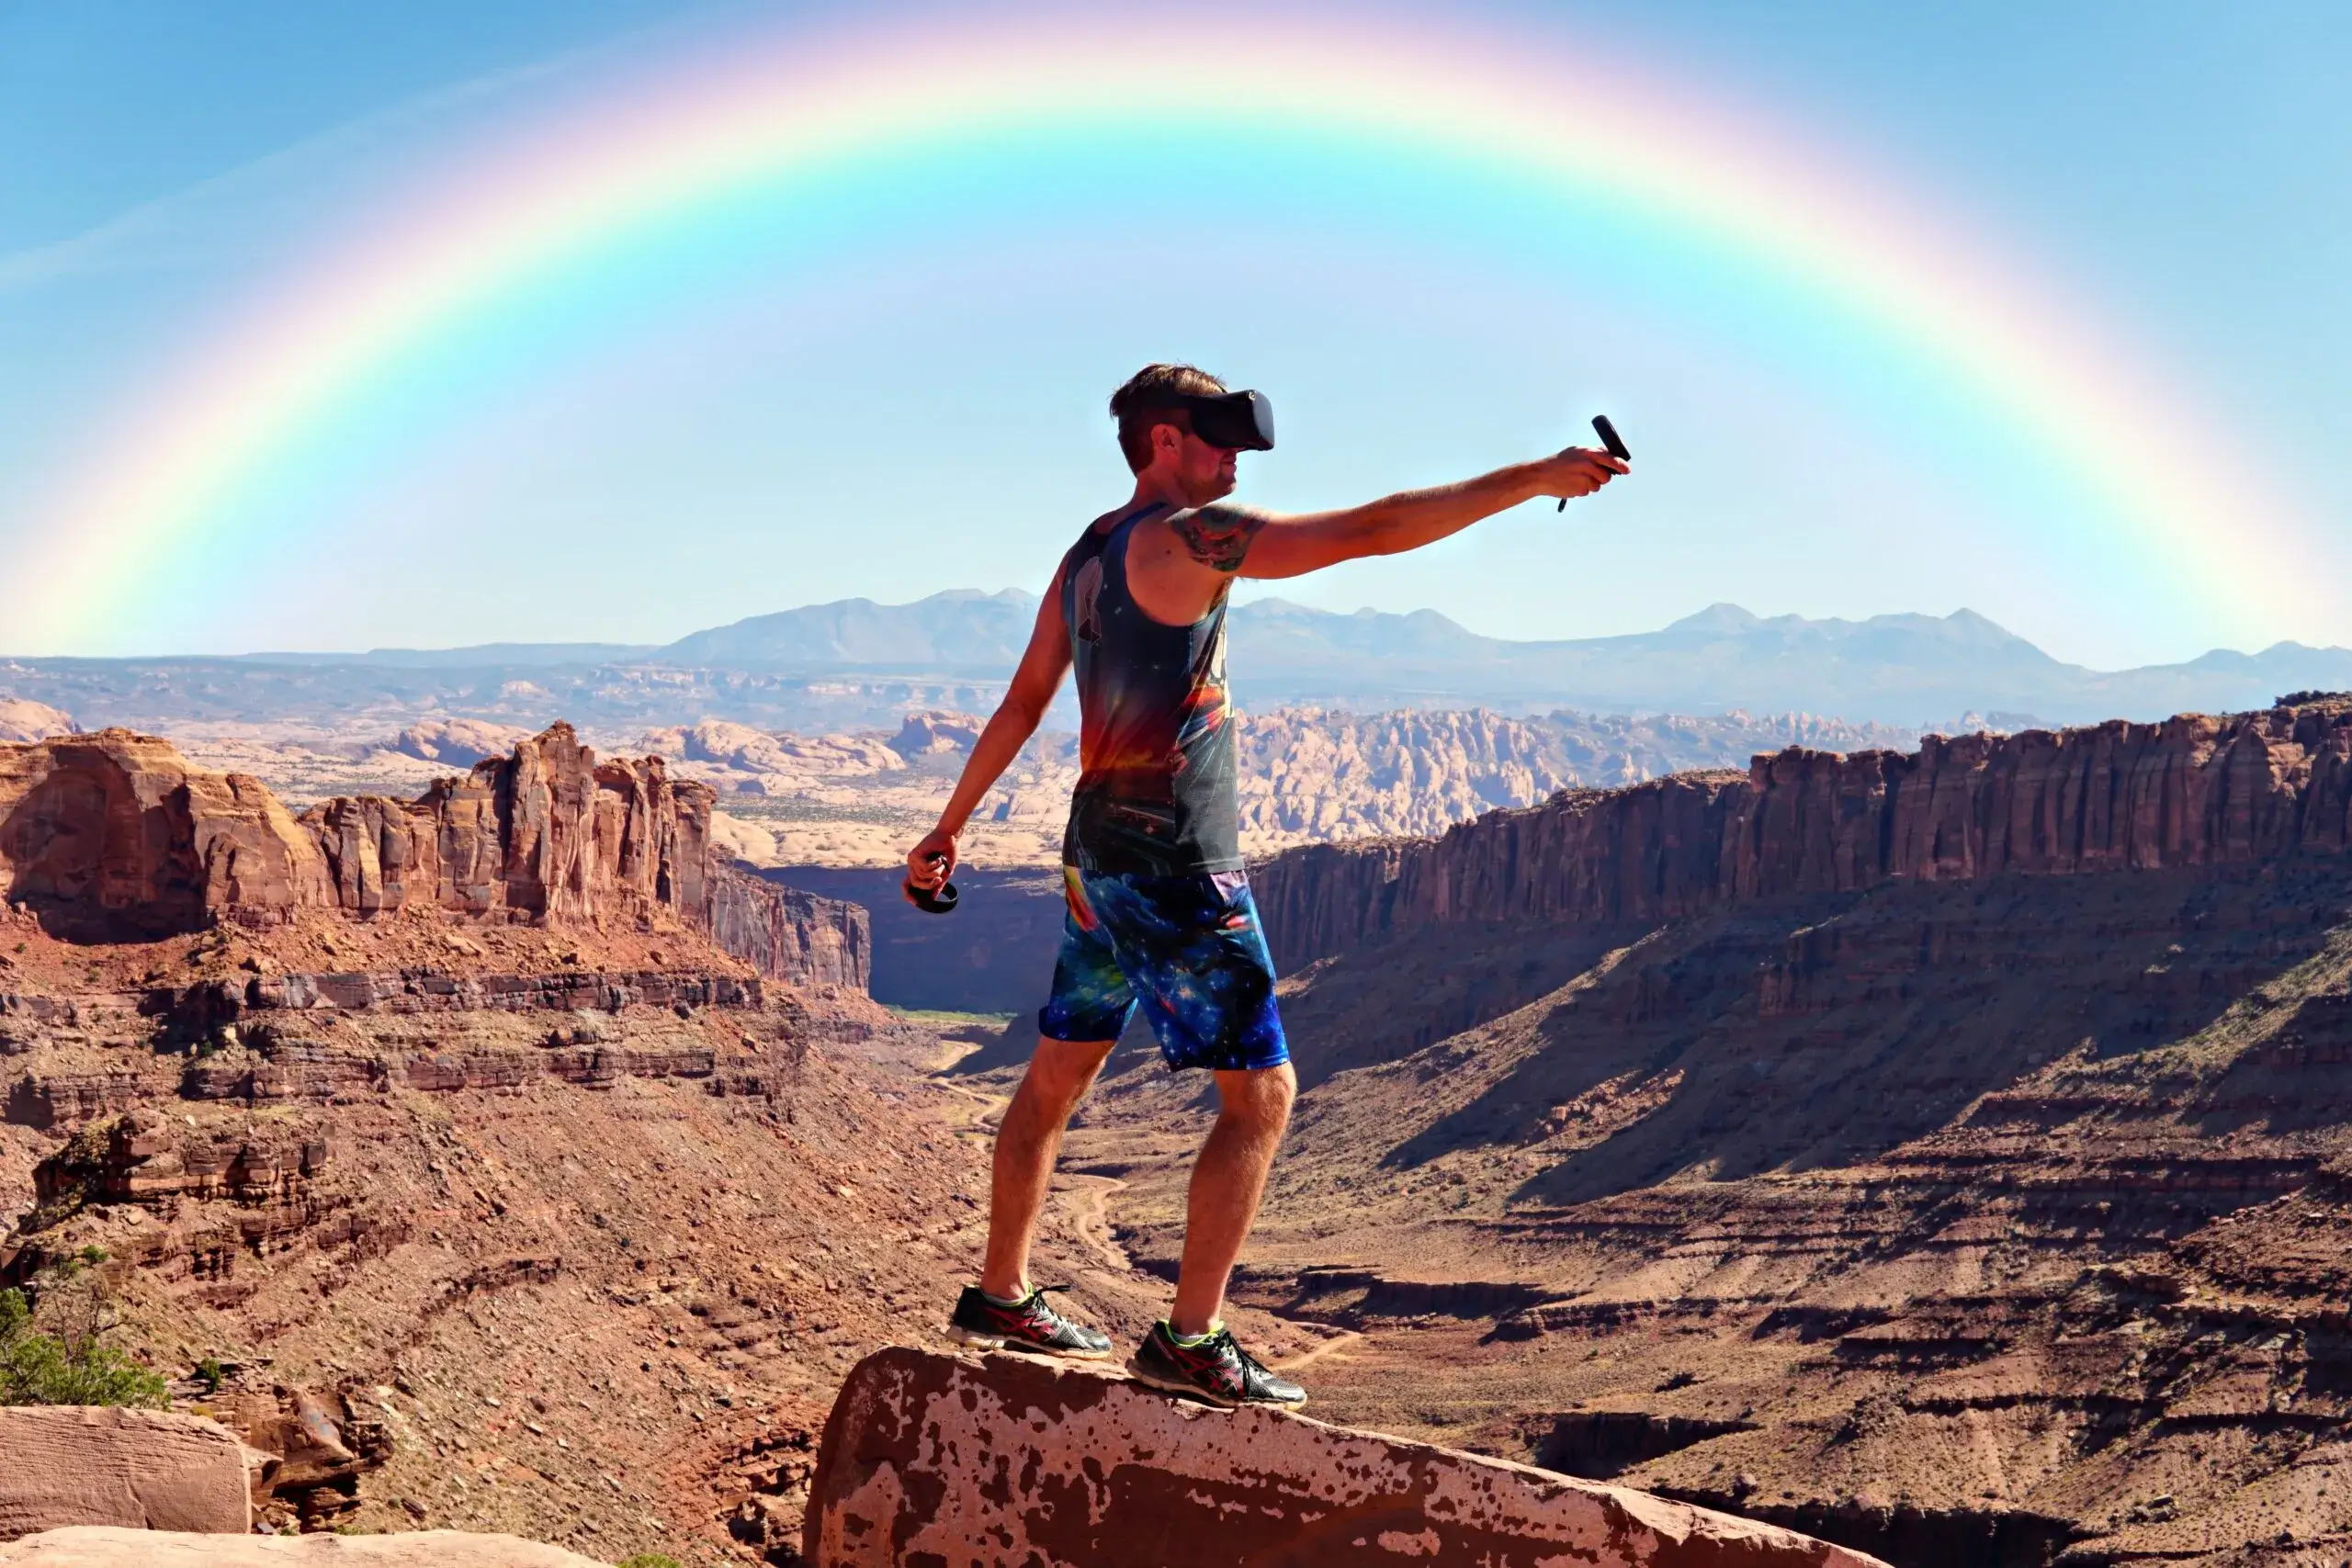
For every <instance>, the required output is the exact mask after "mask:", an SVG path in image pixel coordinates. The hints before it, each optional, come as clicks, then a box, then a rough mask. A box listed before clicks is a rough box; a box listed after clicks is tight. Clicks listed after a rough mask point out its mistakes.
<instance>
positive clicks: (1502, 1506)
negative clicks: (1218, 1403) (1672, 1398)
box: [802, 1347, 1878, 1568]
mask: <svg viewBox="0 0 2352 1568" xmlns="http://www.w3.org/2000/svg"><path fill="white" fill-rule="evenodd" d="M802 1551H803V1552H804V1553H805V1554H806V1556H807V1557H808V1559H809V1562H810V1563H811V1564H813V1565H815V1568H867V1565H869V1564H870V1565H872V1568H882V1565H884V1564H892V1563H900V1562H939V1563H946V1564H955V1565H962V1564H967V1563H969V1564H978V1563H980V1562H1055V1563H1062V1564H1069V1565H1070V1568H1098V1565H1099V1568H1113V1565H1114V1564H1133V1563H1138V1562H1151V1563H1158V1564H1163V1565H1165V1568H1211V1565H1216V1568H1226V1565H1228V1564H1241V1563H1248V1564H1251V1565H1253V1568H1284V1565H1295V1568H1308V1565H1310V1564H1311V1565H1313V1568H1357V1565H1363V1568H1371V1565H1374V1564H1384V1565H1385V1564H1392V1563H1395V1564H1402V1563H1408V1562H1410V1563H1429V1562H1478V1563H1485V1564H1489V1565H1491V1568H1536V1565H1537V1564H1543V1563H1558V1562H1579V1563H1586V1564H1590V1565H1593V1568H1612V1565H1614V1564H1621V1563H1622V1564H1627V1565H1632V1564H1641V1565H1643V1568H1733V1565H1734V1564H1737V1565H1738V1568H1873V1565H1876V1564H1877V1563H1878V1559H1876V1558H1873V1557H1869V1556H1865V1555H1863V1554H1862V1553H1860V1552H1857V1551H1849V1550H1847V1549H1846V1548H1844V1547H1840V1546H1832V1545H1830V1544H1829V1543H1827V1542H1826V1541H1820V1540H1813V1539H1812V1538H1811V1537H1808V1536H1802V1535H1798V1534H1796V1533H1795V1532H1794V1531H1792V1530H1785V1529H1779V1528H1777V1527H1775V1526H1771V1525H1766V1524H1760V1523H1758V1522H1756V1521H1754V1520H1751V1519H1743V1518H1737V1517H1733V1516H1731V1515H1728V1514H1720V1513H1715V1512H1713V1511H1711V1510H1708V1509H1705V1508H1697V1507H1692V1506H1688V1505H1686V1504H1681V1503H1671V1502H1668V1501H1665V1500H1664V1499H1661V1498H1657V1497H1653V1496H1650V1495H1647V1494H1645V1493H1640V1492H1633V1491H1628V1490H1626V1489H1625V1488H1623V1487H1617V1486H1610V1485H1606V1484H1603V1483H1600V1482H1592V1481H1578V1480H1575V1479H1573V1478H1571V1477H1568V1476H1565V1475H1555V1474H1553V1473H1551V1472H1547V1471H1541V1470H1535V1469H1532V1468H1531V1467H1529V1466H1526V1465H1519V1464H1510V1463H1507V1462H1505V1461H1500V1460H1492V1459H1486V1458H1482V1457H1480V1456H1478V1455H1476V1454H1468V1453H1462V1452H1458V1451H1456V1450H1452V1449H1442V1448H1438V1447H1436V1446H1434V1445H1431V1444H1428V1443H1416V1442H1408V1441H1407V1440H1405V1439H1403V1438H1391V1437H1385V1436H1383V1435H1382V1434H1380V1433H1377V1432H1361V1431H1352V1430H1350V1429H1349V1428H1347V1427H1332V1426H1327V1425H1325V1424H1324V1423H1322V1422H1320V1421H1316V1420H1312V1419H1310V1418H1308V1417H1306V1416H1298V1415H1295V1414H1292V1413H1290V1412H1287V1411H1279V1410H1264V1409H1252V1410H1240V1411H1230V1412H1228V1411H1217V1410H1210V1409H1206V1408H1204V1407H1203V1406H1200V1405H1195V1404H1186V1403H1183V1402H1182V1401H1179V1400H1175V1399H1171V1398H1170V1397H1168V1396H1167V1395H1165V1394H1161V1393H1156V1392H1154V1391H1152V1390H1150V1389H1148V1388H1145V1387H1142V1386H1141V1385H1139V1384H1136V1383H1133V1382H1128V1381H1127V1380H1125V1378H1123V1377H1121V1376H1119V1375H1118V1374H1117V1373H1115V1372H1112V1371H1105V1370H1103V1369H1101V1368H1095V1367H1081V1366H1078V1365H1068V1364H1060V1363H1054V1362H1047V1361H1043V1360H1038V1359H1032V1358H1028V1357H1022V1356H988V1357H972V1356H944V1355H937V1354H933V1353H931V1352H927V1351H922V1350H914V1349H908V1348H900V1347H893V1348H889V1349H885V1350H880V1351H876V1353H875V1354H873V1355H871V1356H868V1357H867V1358H866V1359H865V1360H863V1361H861V1362H859V1363H858V1364H857V1366H856V1367H855V1369H854V1370H853V1371H851V1373H850V1375H849V1377H848V1379H847V1380H846V1381H845V1382H843V1383H842V1391H841V1394H840V1397H839V1398H838V1399H837V1400H836V1401H835V1402H834V1404H833V1411H832V1415H831V1417H830V1418H829V1419H828V1420H827V1422H826V1424H825V1438H824V1444H823V1447H822V1449H821V1450H820V1453H819V1456H818V1460H817V1472H816V1475H815V1477H814V1478H813V1480H812V1481H811V1483H810V1488H809V1516H808V1523H807V1526H806V1530H805V1535H804V1538H803V1543H802Z"/></svg>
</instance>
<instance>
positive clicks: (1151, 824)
mask: <svg viewBox="0 0 2352 1568" xmlns="http://www.w3.org/2000/svg"><path fill="white" fill-rule="evenodd" d="M1167 511H1168V508H1167V507H1166V506H1164V505H1162V504H1160V503H1158V502H1154V503H1152V504H1150V505H1148V506H1144V507H1142V508H1140V509H1138V510H1136V511H1133V512H1129V513H1125V514H1124V515H1122V516H1120V517H1118V518H1117V519H1116V520H1115V521H1114V522H1112V523H1111V524H1110V525H1108V526H1107V527H1106V526H1103V525H1099V524H1098V525H1093V526H1090V527H1089V528H1088V529H1087V530H1086V532H1085V533H1084V534H1083V535H1081V536H1080V537H1079V541H1078V543H1077V544H1075V545H1072V546H1071V547H1070V548H1069V554H1068V555H1066V556H1064V557H1063V558H1062V567H1061V575H1060V579H1059V581H1060V583H1061V600H1062V603H1061V610H1062V625H1063V626H1064V627H1065V628H1066V629H1067V630H1068V631H1069V650H1070V661H1071V663H1072V665H1073V666H1074V667H1075V669H1076V672H1077V679H1078V709H1079V719H1080V722H1079V767H1080V773H1079V780H1078V787H1077V789H1076V790H1075V791H1074V792H1073V793H1072V794H1071V796H1070V805H1069V831H1068V832H1067V833H1066V834H1065V835H1064V836H1063V839H1062V860H1063V862H1064V863H1067V864H1069V865H1073V866H1076V867H1078V868H1079V869H1080V870H1081V871H1092V872H1111V873H1116V874H1131V875H1148V876H1181V875H1185V874H1191V873H1194V872H1216V871H1238V870H1239V869H1241V864H1242V861H1241V842H1240V813H1239V810H1238V807H1237V805H1236V802H1235V795H1234V756H1233V728H1232V724H1231V722H1230V721H1231V710H1230V709H1229V707H1228V706H1227V702H1226V693H1225V605H1226V595H1225V594H1224V593H1223V592H1220V593H1218V595H1217V597H1216V604H1212V605H1211V606H1209V612H1208V614H1207V615H1203V616H1202V617H1201V618H1200V619H1199V620H1197V621H1195V622H1193V624H1192V625H1191V626H1169V625H1167V624H1165V623H1164V622H1160V621H1156V620H1153V619H1152V618H1151V617H1150V616H1149V615H1146V614H1144V612H1143V608H1142V606H1140V605H1138V604H1136V602H1135V599H1134V596H1133V595H1131V594H1130V593H1129V592H1127V540H1128V538H1129V537H1130V536H1132V535H1133V534H1134V532H1135V528H1136V524H1138V523H1140V522H1142V521H1143V520H1144V519H1146V518H1149V517H1158V516H1162V515H1164V514H1165V513H1167Z"/></svg>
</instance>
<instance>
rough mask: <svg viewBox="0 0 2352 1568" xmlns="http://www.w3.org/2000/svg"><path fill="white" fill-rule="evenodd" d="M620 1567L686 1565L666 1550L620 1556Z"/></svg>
mask: <svg viewBox="0 0 2352 1568" xmlns="http://www.w3.org/2000/svg"><path fill="white" fill-rule="evenodd" d="M620 1568H686V1565H685V1564H684V1563H683V1562H679V1561H678V1560H677V1559H676V1558H674V1557H672V1556H670V1555H669V1554H668V1553H666V1552H661V1551H640V1552H639V1553H638V1554H637V1555H636V1556H634V1557H624V1558H622V1559H621V1562H620Z"/></svg>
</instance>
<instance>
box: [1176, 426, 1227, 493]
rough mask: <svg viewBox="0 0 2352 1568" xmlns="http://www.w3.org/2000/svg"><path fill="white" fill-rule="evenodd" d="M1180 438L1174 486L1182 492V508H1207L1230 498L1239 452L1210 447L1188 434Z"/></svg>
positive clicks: (1224, 447)
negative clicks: (1212, 503)
mask: <svg viewBox="0 0 2352 1568" xmlns="http://www.w3.org/2000/svg"><path fill="white" fill-rule="evenodd" d="M1169 428H1170V429H1173V428H1174V426H1170V427H1169ZM1182 436H1183V440H1182V444H1181V445H1180V446H1178V447H1177V451H1176V485H1177V488H1178V489H1179V490H1181V491H1183V492H1184V502H1185V504H1186V505H1188V506H1206V505H1207V504H1208V503H1209V502H1212V501H1223V500H1224V499H1225V498H1226V497H1227V496H1228V495H1231V494H1232V493H1233V487H1234V484H1235V482H1236V479H1237V471H1236V465H1237V462H1238V459H1239V457H1240V456H1241V453H1240V450H1239V449H1238V448H1237V447H1232V446H1210V445H1209V444H1208V443H1207V442H1205V441H1204V440H1202V439H1201V438H1200V437H1199V436H1197V435H1195V434H1193V433H1192V432H1191V431H1189V430H1188V431H1184V432H1182Z"/></svg>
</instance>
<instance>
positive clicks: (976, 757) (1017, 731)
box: [907, 572, 1069, 890]
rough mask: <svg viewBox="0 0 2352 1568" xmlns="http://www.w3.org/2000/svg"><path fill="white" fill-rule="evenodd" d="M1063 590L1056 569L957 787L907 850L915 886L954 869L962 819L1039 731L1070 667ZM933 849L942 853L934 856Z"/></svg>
mask: <svg viewBox="0 0 2352 1568" xmlns="http://www.w3.org/2000/svg"><path fill="white" fill-rule="evenodd" d="M1061 591H1062V582H1061V574H1060V573H1059V572H1057V573H1055V574H1054V581H1053V582H1052V583H1051V585H1049V586H1048V587H1047V588H1046V599H1045V603H1044V604H1039V605H1038V606H1037V622H1036V625H1035V626H1032V627H1031V628H1030V630H1029V647H1028V649H1027V650H1026V651H1024V652H1023V654H1022V655H1021V667H1020V668H1019V669H1017V670H1015V671H1013V672H1012V685H1011V686H1010V687H1008V688H1007V689H1006V691H1005V694H1004V700H1003V701H1002V702H1001V703H999V704H997V707H996V712H995V713H993V714H991V715H990V716H989V722H988V726H987V728H984V729H982V730H981V731H980V738H979V739H978V740H977V741H975V742H974V743H973V746H972V754H971V755H970V756H969V757H967V758H966V759H965V761H964V773H963V776H962V777H960V778H958V779H957V780H956V793H955V794H953V795H949V796H948V797H947V805H946V807H945V808H944V809H943V810H942V811H941V812H940V814H939V825H938V826H937V827H935V828H933V829H932V830H931V831H930V832H928V833H926V834H924V835H923V838H922V842H921V843H919V844H917V845H916V846H915V847H914V848H913V849H912V850H911V851H910V852H908V855H907V879H908V880H909V881H910V882H911V883H913V884H914V885H915V886H918V887H923V888H929V889H933V890H936V889H937V888H938V886H939V885H940V884H941V883H943V882H944V881H946V880H947V877H948V874H949V873H951V872H953V871H954V870H955V869H956V861H957V859H958V858H959V857H958V853H957V850H956V839H957V838H958V837H959V836H960V835H961V834H962V833H963V831H964V825H965V824H966V823H967V822H969V821H970V820H971V819H972V813H973V811H974V810H975V809H976V808H978V806H979V804H980V797H981V796H982V795H986V794H988V792H989V789H990V788H991V787H992V786H993V785H994V784H996V781H997V780H998V779H999V778H1000V777H1001V776H1002V775H1003V773H1004V770H1005V769H1007V768H1009V767H1011V766H1012V760H1013V759H1014V758H1015V757H1018V756H1019V755H1021V748H1022V747H1023V746H1025V745H1027V744H1028V743H1029V738H1030V737H1031V736H1032V735H1035V734H1036V733H1037V726H1038V725H1040V724H1042V723H1044V722H1045V718H1046V709H1047V708H1049V707H1051V706H1052V705H1053V703H1054V694H1055V693H1056V692H1057V691H1059V690H1061V684H1062V677H1063V676H1064V675H1065V674H1067V673H1068V672H1069V634H1068V632H1066V631H1065V630H1064V629H1063V627H1062V592H1061ZM935 855H941V856H944V857H946V858H945V859H944V860H934V859H933V856H935Z"/></svg>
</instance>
